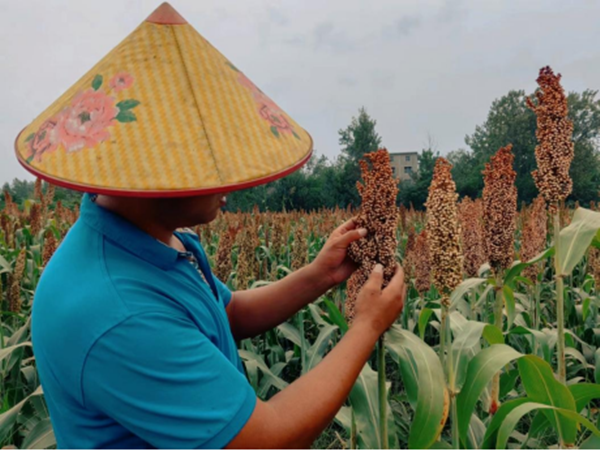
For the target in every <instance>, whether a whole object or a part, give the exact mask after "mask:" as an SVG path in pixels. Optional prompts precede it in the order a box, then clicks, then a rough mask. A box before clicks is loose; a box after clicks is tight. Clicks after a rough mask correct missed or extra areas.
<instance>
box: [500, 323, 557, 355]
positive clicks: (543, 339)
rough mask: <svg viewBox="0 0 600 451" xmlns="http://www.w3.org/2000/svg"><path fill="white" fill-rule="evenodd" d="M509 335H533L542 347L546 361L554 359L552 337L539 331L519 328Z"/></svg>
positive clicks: (512, 330) (511, 331)
mask: <svg viewBox="0 0 600 451" xmlns="http://www.w3.org/2000/svg"><path fill="white" fill-rule="evenodd" d="M509 335H532V336H533V337H534V338H535V342H536V343H537V344H538V345H539V346H541V349H542V354H543V355H544V359H545V360H546V361H547V362H549V361H551V359H552V347H551V346H550V338H551V337H550V336H549V335H547V334H545V333H544V332H540V331H539V330H535V329H529V328H528V327H523V326H517V327H515V328H513V329H511V330H510V331H509Z"/></svg>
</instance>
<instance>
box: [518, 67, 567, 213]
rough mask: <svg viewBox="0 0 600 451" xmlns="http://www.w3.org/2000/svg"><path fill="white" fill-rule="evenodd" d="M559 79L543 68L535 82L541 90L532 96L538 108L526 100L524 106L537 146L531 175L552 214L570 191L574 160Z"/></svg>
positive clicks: (565, 105) (557, 75)
mask: <svg viewBox="0 0 600 451" xmlns="http://www.w3.org/2000/svg"><path fill="white" fill-rule="evenodd" d="M560 79H561V75H560V74H556V75H555V74H554V72H553V71H552V69H551V68H550V67H549V66H546V67H543V68H542V69H540V75H539V77H538V79H537V80H536V81H537V83H538V85H539V87H540V89H539V90H538V91H537V92H536V93H535V97H536V99H537V104H536V103H534V102H533V101H532V100H531V99H530V98H527V106H529V108H531V109H532V110H533V111H534V112H535V114H536V116H537V130H536V132H535V135H536V137H537V139H538V142H539V144H538V145H537V146H536V148H535V159H536V161H537V167H538V168H537V170H535V171H533V172H532V175H533V179H534V181H535V184H536V186H537V188H538V190H539V191H540V193H541V194H542V196H544V198H545V199H546V202H548V204H549V209H550V211H551V212H552V213H554V212H555V211H556V208H557V204H558V202H560V201H561V200H565V199H566V198H567V196H568V195H569V194H571V190H572V189H573V181H572V180H571V176H570V175H569V168H570V167H571V161H573V156H574V146H573V141H572V135H573V122H572V121H571V120H569V118H568V116H567V115H568V111H569V109H568V105H567V97H566V96H565V92H564V89H563V87H562V86H561V84H560Z"/></svg>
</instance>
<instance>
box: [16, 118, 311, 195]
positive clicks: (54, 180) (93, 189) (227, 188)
mask: <svg viewBox="0 0 600 451" xmlns="http://www.w3.org/2000/svg"><path fill="white" fill-rule="evenodd" d="M24 130H25V129H23V130H21V132H20V133H19V134H18V135H17V138H16V139H15V153H16V156H17V160H18V161H19V163H21V165H22V166H23V167H24V168H25V169H26V170H27V171H29V172H30V173H32V174H33V175H35V176H36V177H39V178H40V179H42V180H45V181H46V182H48V183H51V184H52V185H56V186H60V187H62V188H67V189H71V190H75V191H82V192H86V193H95V194H104V195H108V196H120V197H146V198H161V197H192V196H202V195H209V194H216V193H227V192H231V191H238V190H243V189H248V188H252V187H254V186H259V185H263V184H265V183H270V182H274V181H275V180H278V179H280V178H283V177H285V176H287V175H289V174H291V173H292V172H295V171H297V170H298V169H300V168H301V167H302V166H304V165H305V164H306V163H307V162H308V160H309V159H310V157H311V156H312V153H313V140H312V137H311V136H310V134H308V133H306V134H307V135H308V137H309V138H310V148H309V151H308V153H307V154H306V155H305V156H304V157H303V158H302V159H301V160H300V161H298V162H297V163H296V164H294V165H292V166H290V167H289V168H286V169H284V170H282V171H278V172H276V173H274V174H270V175H268V176H265V177H260V178H257V179H254V180H249V181H246V182H241V183H233V184H230V185H223V186H215V187H208V188H198V189H185V190H127V189H117V188H111V187H105V186H95V185H86V184H81V183H73V182H70V181H68V180H65V179H62V178H59V177H55V176H52V175H49V174H46V173H44V172H42V171H39V170H38V169H36V168H35V167H33V166H32V165H30V164H28V163H27V162H26V161H25V160H24V159H23V157H22V155H21V153H20V152H19V150H18V147H17V142H18V141H19V138H20V136H21V134H22V133H23V131H24ZM305 132H306V131H305Z"/></svg>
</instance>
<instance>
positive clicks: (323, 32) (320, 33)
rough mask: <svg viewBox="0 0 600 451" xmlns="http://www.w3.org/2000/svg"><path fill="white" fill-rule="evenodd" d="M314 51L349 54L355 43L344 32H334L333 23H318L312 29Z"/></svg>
mask: <svg viewBox="0 0 600 451" xmlns="http://www.w3.org/2000/svg"><path fill="white" fill-rule="evenodd" d="M313 38H314V44H315V50H321V49H325V50H333V51H335V52H351V51H353V50H354V49H355V48H356V45H355V43H354V42H353V41H352V40H351V39H350V38H349V37H348V36H347V35H346V33H345V32H344V31H339V30H336V28H335V25H334V24H333V22H321V23H318V24H317V25H316V26H315V27H314V29H313Z"/></svg>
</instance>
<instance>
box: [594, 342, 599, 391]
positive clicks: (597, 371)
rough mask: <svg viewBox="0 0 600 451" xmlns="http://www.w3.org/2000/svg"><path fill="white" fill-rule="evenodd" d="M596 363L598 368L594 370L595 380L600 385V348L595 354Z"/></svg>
mask: <svg viewBox="0 0 600 451" xmlns="http://www.w3.org/2000/svg"><path fill="white" fill-rule="evenodd" d="M594 362H595V363H596V368H595V369H594V380H595V381H596V383H597V384H600V348H598V349H596V352H594Z"/></svg>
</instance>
